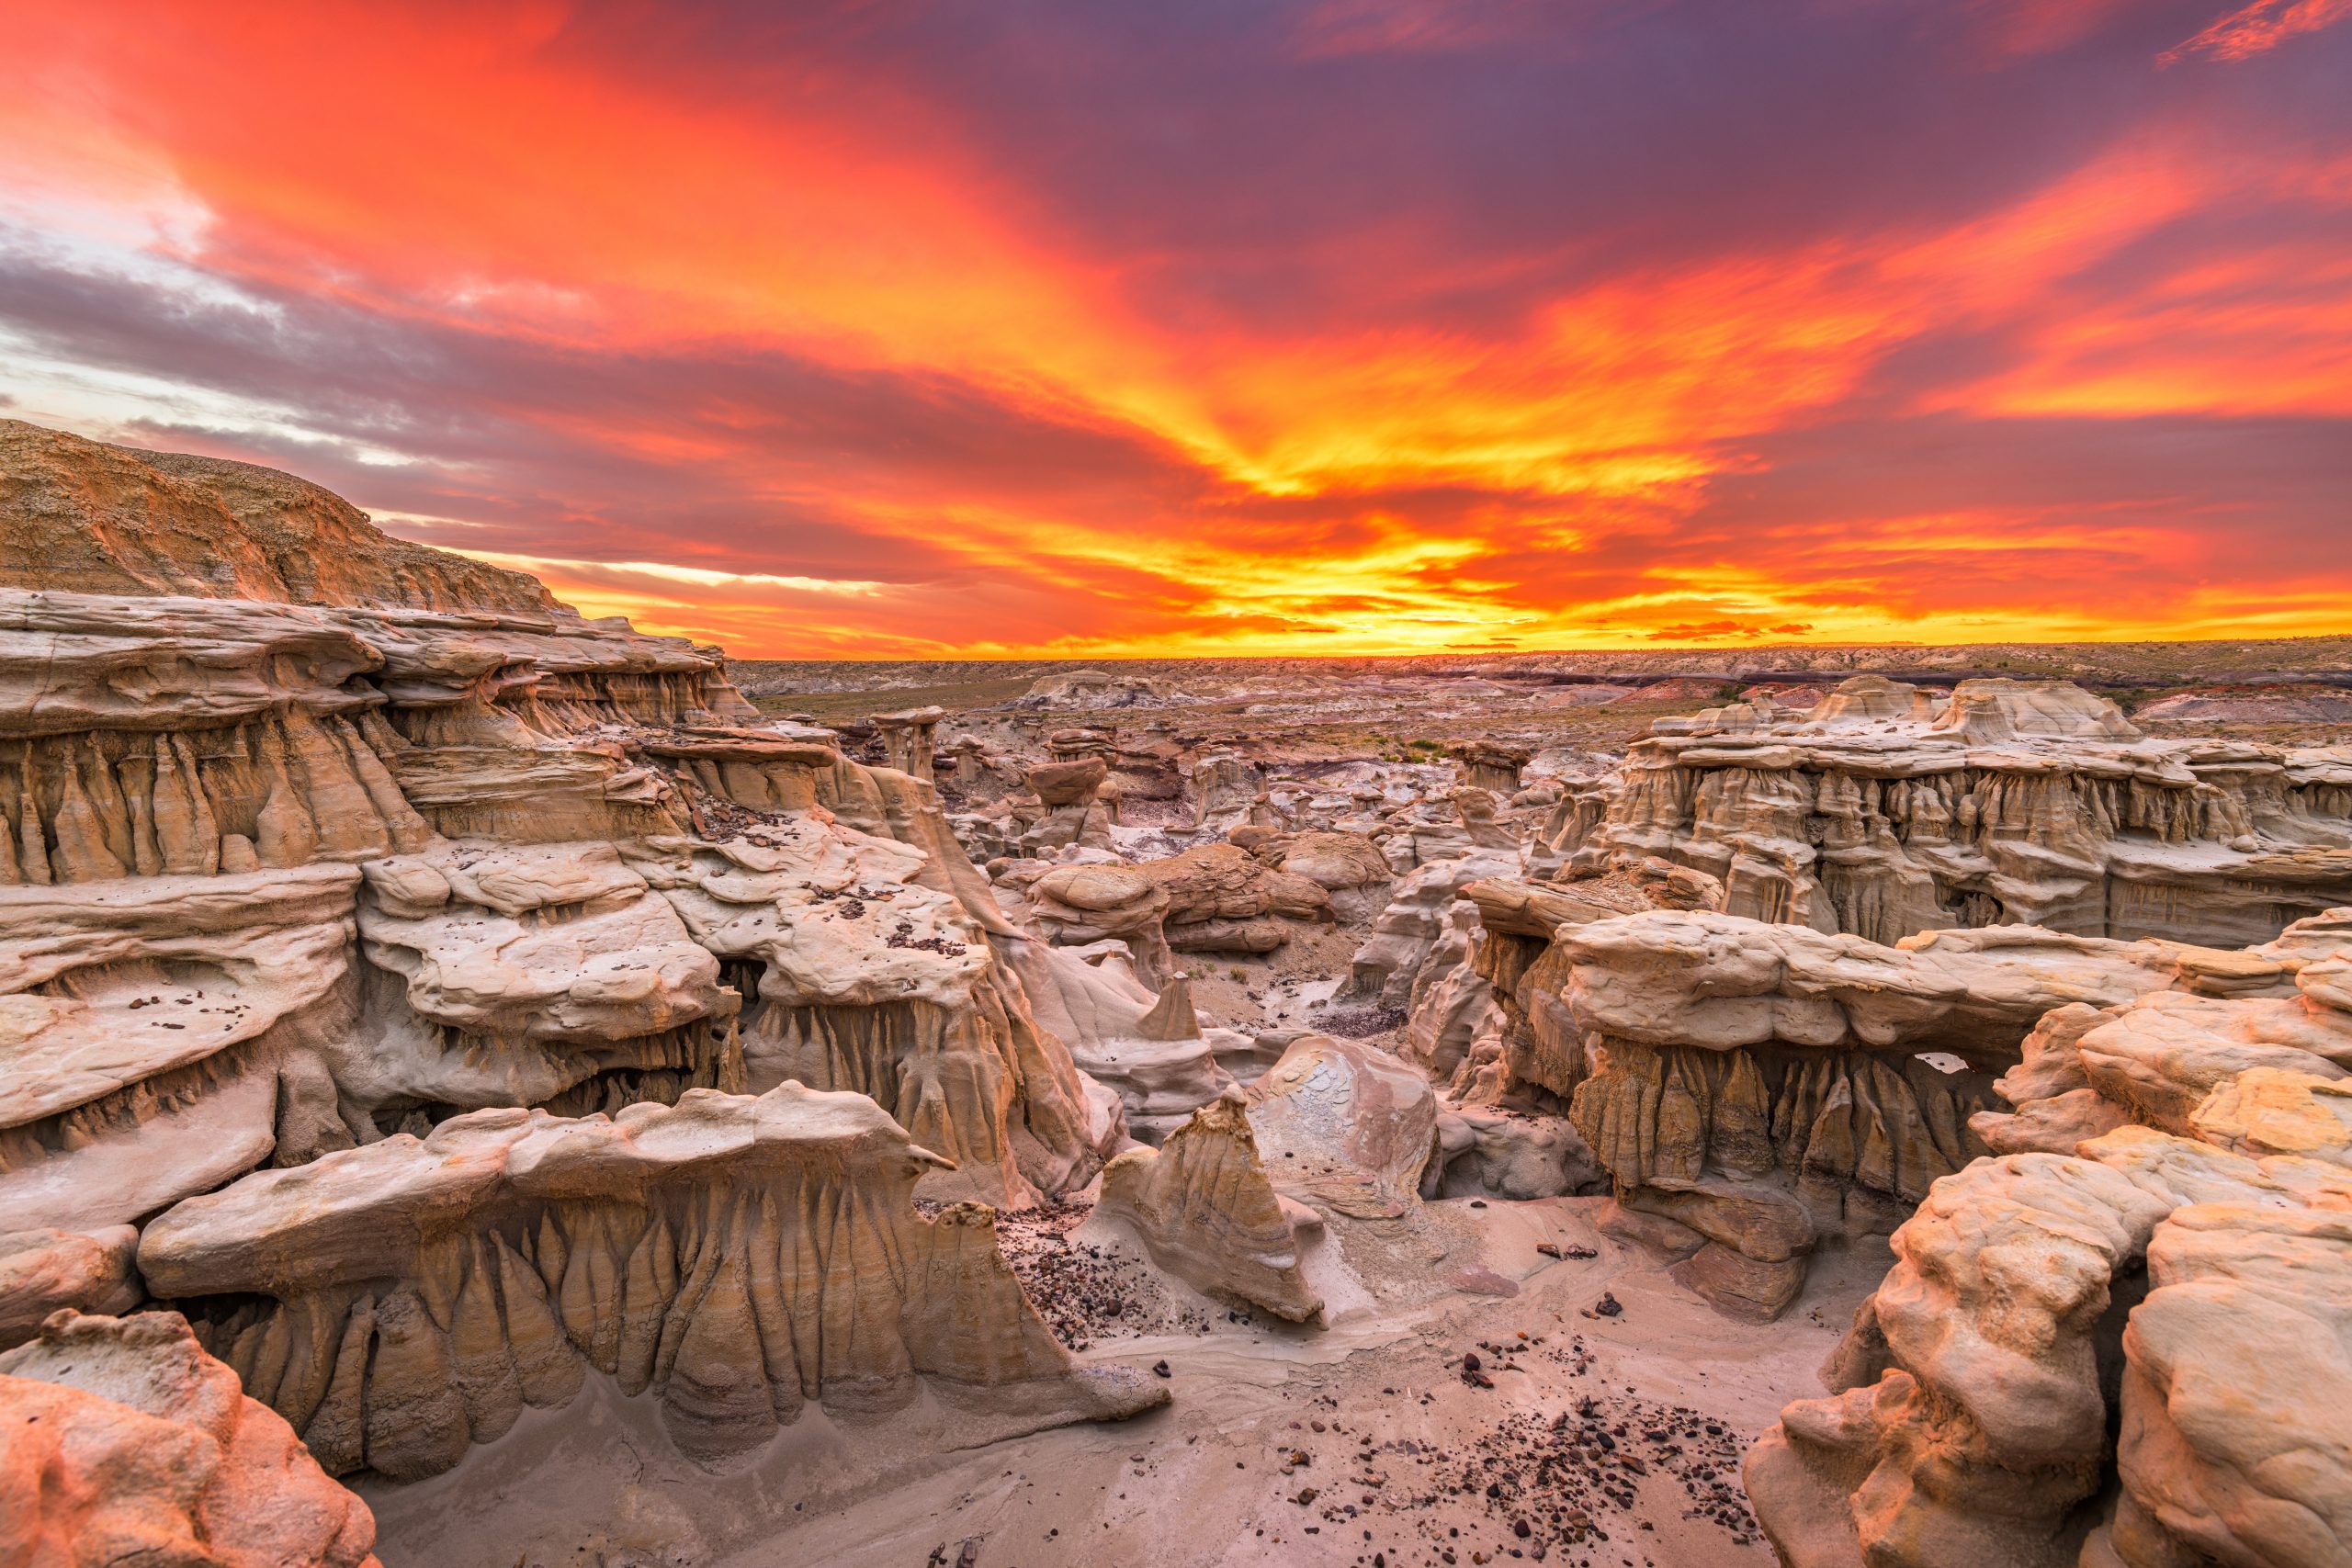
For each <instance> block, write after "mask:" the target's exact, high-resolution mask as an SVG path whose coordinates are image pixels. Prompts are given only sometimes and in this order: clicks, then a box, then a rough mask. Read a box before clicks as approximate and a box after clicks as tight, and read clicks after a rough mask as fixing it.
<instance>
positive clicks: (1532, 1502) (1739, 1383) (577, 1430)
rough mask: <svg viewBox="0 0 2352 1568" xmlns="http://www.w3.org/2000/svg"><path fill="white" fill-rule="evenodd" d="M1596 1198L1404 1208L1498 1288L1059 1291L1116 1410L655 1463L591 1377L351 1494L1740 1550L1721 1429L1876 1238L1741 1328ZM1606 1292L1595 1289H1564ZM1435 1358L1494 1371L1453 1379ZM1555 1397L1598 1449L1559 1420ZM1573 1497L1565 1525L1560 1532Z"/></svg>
mask: <svg viewBox="0 0 2352 1568" xmlns="http://www.w3.org/2000/svg"><path fill="white" fill-rule="evenodd" d="M1602 1201H1603V1200H1600V1199H1590V1198H1557V1199H1543V1200H1535V1201H1526V1202H1510V1201H1501V1200H1451V1201H1445V1202H1443V1203H1442V1204H1438V1205H1433V1207H1438V1208H1442V1209H1443V1210H1446V1211H1448V1212H1450V1213H1451V1215H1452V1217H1453V1218H1454V1219H1455V1220H1457V1221H1458V1222H1459V1223H1460V1224H1463V1225H1464V1226H1465V1227H1466V1228H1469V1229H1471V1230H1474V1231H1475V1232H1476V1234H1477V1235H1478V1237H1479V1240H1480V1249H1481V1251H1482V1252H1483V1254H1484V1256H1485V1257H1486V1258H1488V1259H1489V1260H1490V1262H1491V1265H1492V1267H1493V1269H1494V1270H1495V1272H1496V1273H1497V1274H1498V1275H1499V1276H1501V1278H1502V1280H1508V1281H1509V1282H1510V1286H1515V1287H1516V1293H1514V1294H1511V1295H1509V1296H1497V1295H1486V1294H1471V1293H1467V1292H1449V1293H1448V1294H1447V1295H1445V1296H1444V1297H1442V1298H1441V1299H1440V1300H1437V1301H1434V1302H1432V1303H1428V1304H1426V1305H1424V1306H1421V1307H1419V1308H1417V1309H1415V1310H1412V1311H1410V1312H1408V1313H1403V1314H1394V1315H1391V1314H1376V1315H1371V1316H1367V1317H1365V1318H1363V1319H1362V1320H1359V1321H1354V1322H1351V1323H1348V1324H1346V1325H1342V1326H1340V1327H1337V1328H1332V1329H1328V1330H1316V1329H1306V1328H1301V1327H1297V1326H1295V1325H1286V1324H1282V1323H1280V1322H1279V1321H1278V1320H1273V1319H1271V1318H1263V1317H1262V1316H1255V1317H1253V1316H1251V1315H1250V1314H1236V1313H1234V1312H1233V1311H1232V1310H1231V1309H1230V1308H1229V1307H1227V1306H1225V1305H1221V1304H1219V1303H1213V1302H1210V1301H1208V1300H1206V1299H1205V1298H1199V1297H1193V1298H1191V1299H1190V1301H1189V1302H1188V1303H1187V1307H1188V1310H1189V1311H1191V1313H1192V1314H1193V1317H1194V1321H1195V1322H1196V1324H1197V1325H1198V1326H1194V1327H1190V1328H1184V1327H1179V1328H1178V1329H1177V1330H1176V1331H1174V1332H1157V1331H1155V1332H1147V1333H1142V1334H1130V1333H1127V1332H1125V1331H1123V1330H1122V1329H1120V1328H1119V1327H1118V1326H1117V1320H1116V1319H1111V1320H1107V1322H1106V1320H1105V1319H1104V1318H1103V1315H1102V1314H1100V1312H1095V1313H1093V1314H1086V1313H1085V1312H1084V1311H1083V1309H1081V1311H1080V1313H1079V1314H1076V1315H1077V1316H1078V1317H1080V1319H1082V1320H1084V1321H1085V1322H1086V1323H1087V1324H1088V1325H1089V1328H1088V1329H1084V1330H1080V1333H1079V1334H1076V1335H1073V1336H1072V1337H1073V1338H1080V1337H1082V1338H1083V1340H1084V1342H1086V1343H1087V1344H1088V1347H1089V1348H1087V1349H1086V1350H1085V1351H1084V1352H1082V1354H1084V1355H1085V1356H1086V1357H1087V1358H1089V1359H1097V1360H1105V1359H1107V1360H1117V1361H1123V1362H1129V1363H1142V1364H1150V1363H1154V1362H1164V1363H1165V1364H1166V1366H1167V1368H1168V1370H1169V1373H1170V1380H1169V1381H1170V1389H1171V1390H1172V1392H1173V1393H1174V1395H1175V1398H1174V1402H1173V1403H1172V1404H1170V1405H1169V1406H1168V1407H1167V1408H1165V1409H1163V1410H1159V1411H1157V1412H1154V1413H1151V1414H1149V1415H1146V1416H1138V1417H1136V1419H1134V1420H1132V1421H1129V1422H1125V1423H1121V1424H1115V1425H1082V1426H1076V1427H1057V1428H1056V1429H1053V1430H1051V1431H1046V1432H1038V1433H1034V1434H1030V1435H1027V1436H1023V1437H1015V1438H1004V1439H1001V1440H999V1441H995V1442H989V1443H985V1444H981V1445H979V1446H977V1447H967V1448H961V1449H958V1450H954V1451H950V1452H946V1453H936V1454H928V1455H926V1456H925V1457H923V1458H922V1459H919V1460H909V1459H906V1458H904V1457H903V1455H904V1453H905V1451H906V1450H910V1449H914V1448H918V1447H922V1446H925V1445H924V1444H923V1442H922V1439H923V1438H932V1439H933V1440H936V1438H938V1437H939V1435H940V1433H941V1431H942V1430H943V1427H944V1425H945V1423H943V1422H942V1421H941V1419H940V1417H939V1415H938V1413H937V1412H933V1411H924V1410H916V1411H907V1412H899V1413H896V1414H893V1415H889V1416H878V1417H873V1418H869V1419H867V1420H865V1421H857V1420H854V1419H851V1418H843V1417H840V1416H833V1417H830V1418H820V1417H817V1416H810V1417H809V1418H806V1419H804V1421H803V1423H802V1424H801V1428H796V1429H795V1430H794V1431H793V1432H792V1433H791V1434H790V1435H789V1437H788V1438H787V1440H786V1447H785V1448H784V1449H783V1450H776V1451H771V1452H768V1453H766V1454H763V1457H762V1461H761V1462H760V1464H759V1465H758V1466H757V1467H756V1468H755V1469H752V1470H749V1471H745V1472H736V1473H732V1474H721V1475H713V1474H712V1473H710V1472H707V1471H706V1470H702V1469H698V1468H696V1467H694V1466H690V1465H686V1464H684V1463H681V1462H679V1461H676V1460H675V1459H674V1458H673V1459H670V1460H668V1461H664V1460H663V1459H662V1457H660V1456H661V1455H662V1453H663V1452H664V1450H666V1449H667V1447H668V1445H667V1444H666V1443H665V1442H664V1441H663V1440H662V1438H661V1437H660V1435H659V1434H658V1432H656V1431H654V1430H652V1429H651V1423H650V1413H649V1412H647V1411H644V1410H642V1409H637V1408H632V1404H631V1402H629V1401H627V1400H621V1399H616V1398H607V1399H604V1400H600V1401H598V1402H597V1403H596V1404H594V1406H593V1407H589V1408H582V1406H581V1405H578V1404H575V1405H574V1406H572V1407H571V1408H569V1409H567V1410H565V1411H563V1412H561V1413H560V1415H549V1416H539V1417H537V1418H535V1419H534V1420H533V1422H532V1424H531V1425H530V1426H528V1427H525V1428H522V1429H518V1430H517V1431H515V1432H514V1433H511V1434H509V1435H508V1436H507V1437H505V1438H502V1439H500V1440H499V1441H498V1442H497V1443H496V1444H493V1445H492V1447H491V1448H489V1449H488V1450H484V1451H482V1452H481V1453H479V1454H477V1455H476V1456H475V1457H474V1459H473V1460H472V1461H469V1465H468V1467H467V1468H466V1470H465V1471H464V1472H462V1473H459V1474H456V1475H452V1476H449V1477H446V1478H442V1479H439V1480H435V1481H428V1482H424V1483H419V1484H415V1485H409V1486H365V1487H362V1488H361V1493H362V1495H363V1496H365V1497H366V1498H367V1500H368V1503H369V1505H370V1506H372V1507H373V1508H374V1509H375V1510H376V1517H377V1520H378V1524H379V1529H381V1531H382V1542H381V1546H380V1553H381V1555H382V1556H383V1558H384V1561H385V1562H386V1564H387V1565H388V1568H412V1565H413V1568H424V1565H426V1564H437V1565H445V1568H566V1565H568V1564H582V1565H587V1568H650V1565H651V1564H656V1563H676V1564H681V1565H684V1564H695V1568H781V1565H784V1564H790V1563H804V1562H827V1563H832V1564H837V1565H839V1568H910V1565H911V1568H922V1565H924V1564H929V1563H945V1564H956V1563H959V1562H960V1563H964V1564H967V1568H975V1565H976V1568H1023V1565H1030V1568H1054V1565H1057V1564H1080V1563H1102V1562H1120V1563H1136V1564H1150V1565H1154V1568H1161V1565H1164V1568H1210V1565H1213V1564H1214V1565H1218V1568H1242V1565H1255V1564H1279V1563H1306V1562H1312V1563H1335V1564H1336V1563H1344V1564H1355V1563H1370V1562H1373V1561H1374V1558H1375V1557H1379V1558H1381V1559H1383V1560H1384V1561H1385V1562H1387V1563H1392V1564H1423V1563H1428V1564H1456V1563H1474V1562H1507V1561H1511V1560H1514V1559H1518V1560H1534V1561H1549V1562H1558V1563H1567V1564H1575V1565H1577V1568H1626V1565H1628V1564H1631V1565H1636V1568H1696V1565H1699V1564H1715V1563H1722V1564H1726V1565H1729V1564H1741V1563H1751V1564H1756V1565H1758V1568H1769V1565H1770V1563H1771V1562H1773V1561H1774V1559H1773V1555H1772V1551H1771V1549H1770V1546H1769V1545H1767V1544H1766V1543H1765V1542H1764V1540H1762V1538H1761V1536H1760V1534H1759V1532H1758V1529H1756V1526H1755V1522H1754V1519H1753V1516H1752V1515H1751V1514H1750V1513H1749V1511H1748V1509H1747V1502H1746V1498H1745V1495H1744V1493H1743V1492H1742V1491H1741V1488H1740V1483H1739V1474H1738V1467H1739V1456H1740V1454H1741V1453H1742V1452H1743V1451H1744V1450H1745V1449H1746V1448H1747V1444H1748V1443H1749V1442H1750V1441H1752V1440H1753V1439H1754V1438H1755V1437H1756V1435H1757V1434H1758V1433H1759V1432H1760V1431H1762V1430H1763V1429H1764V1428H1765V1427H1769V1426H1770V1425H1771V1423H1772V1422H1773V1421H1774V1420H1775V1419H1777V1418H1778V1416H1779V1413H1780V1407H1781V1404H1783V1403H1784V1402H1785V1401H1786V1399H1787V1397H1788V1395H1789V1393H1790V1391H1791V1390H1792V1389H1805V1388H1810V1387H1811V1386H1813V1382H1814V1376H1815V1370H1816V1369H1817V1367H1818V1366H1819V1365H1820V1363H1821V1361H1822V1359H1824V1357H1826V1355H1827V1354H1828V1353H1829V1351H1830V1350H1831V1349H1832V1348H1834V1347H1835V1345H1836V1344H1837V1342H1838V1337H1839V1336H1840V1335H1841V1334H1842V1333H1843V1332H1844V1331H1845V1328H1846V1326H1847V1325H1848V1323H1849V1320H1850V1319H1851V1318H1852V1316H1853V1312H1854V1308H1855V1306H1856V1305H1857V1304H1858V1303H1860V1301H1861V1300H1862V1299H1863V1298H1864V1297H1865V1296H1867V1295H1868V1294H1869V1292H1870V1291H1871V1288H1872V1286H1874V1285H1875V1284H1876V1283H1877V1281H1878V1279H1879V1277H1880V1276H1881V1275H1882V1274H1883V1273H1884V1271H1885V1268H1886V1261H1887V1255H1886V1251H1885V1248H1884V1247H1883V1245H1874V1244H1871V1243H1861V1244H1858V1245H1856V1246H1854V1247H1849V1248H1847V1249H1844V1250H1843V1251H1841V1252H1840V1253H1839V1254H1838V1255H1837V1256H1836V1257H1834V1258H1822V1259H1820V1260H1819V1261H1817V1262H1816V1264H1815V1269H1814V1270H1813V1273H1812V1276H1811V1278H1810V1280H1809V1281H1808V1283H1807V1286H1806V1290H1805V1293H1804V1296H1803V1298H1802V1299H1801V1300H1800V1301H1799V1302H1798V1303H1797V1304H1796V1305H1795V1306H1794V1307H1792V1309H1791V1310H1790V1311H1789V1313H1788V1314H1786V1315H1785V1316H1784V1317H1783V1318H1782V1319H1781V1321H1780V1322H1778V1323H1773V1324H1769V1325H1752V1324H1743V1323H1739V1322H1736V1321H1735V1320H1733V1319H1730V1318H1727V1317H1725V1316H1724V1315H1722V1314H1718V1313H1716V1312H1714V1311H1713V1309H1711V1308H1709V1307H1708V1306H1706V1305H1705V1304H1704V1303H1701V1302H1699V1301H1698V1300H1696V1299H1695V1298H1693V1297H1692V1296H1691V1293H1690V1292H1688V1291H1687V1290H1685V1289H1683V1288H1682V1287H1681V1286H1679V1285H1678V1284H1676V1283H1675V1282H1674V1281H1673V1280H1669V1279H1668V1278H1667V1276H1666V1273H1665V1271H1664V1269H1662V1268H1661V1267H1659V1266H1658V1265H1657V1263H1656V1262H1654V1261H1652V1260H1650V1259H1649V1258H1647V1257H1646V1256H1645V1254H1644V1253H1643V1252H1642V1250H1641V1249H1639V1248H1637V1247H1627V1246H1624V1245H1623V1244H1621V1243H1618V1242H1615V1241H1612V1240H1611V1239H1610V1238H1608V1237H1607V1236H1605V1235H1601V1234H1600V1232H1599V1231H1598V1230H1597V1229H1595V1228H1594V1225H1593V1213H1594V1211H1595V1210H1596V1209H1597V1208H1598V1207H1599V1206H1600V1203H1601V1202H1602ZM1539 1243H1549V1244H1552V1245H1555V1246H1558V1247H1561V1248H1562V1250H1563V1251H1567V1250H1570V1249H1574V1248H1577V1247H1585V1248H1589V1249H1591V1250H1592V1251H1593V1253H1594V1254H1595V1256H1594V1257H1593V1258H1565V1259H1556V1260H1555V1259H1554V1258H1548V1257H1545V1256H1543V1255H1540V1254H1538V1253H1537V1252H1536V1251H1535V1247H1536V1246H1537V1245H1538V1244H1539ZM1080 1250H1083V1249H1082V1248H1080ZM1498 1288H1508V1287H1500V1286H1499V1285H1498ZM1038 1293H1039V1296H1040V1300H1041V1305H1046V1306H1048V1315H1049V1317H1050V1316H1051V1312H1050V1303H1049V1302H1048V1301H1047V1300H1046V1292H1038ZM1604 1297H1608V1298H1611V1299H1613V1300H1614V1301H1615V1302H1616V1303H1618V1305H1619V1306H1620V1307H1621V1309H1622V1310H1621V1311H1620V1312H1619V1313H1617V1314H1613V1315H1602V1314H1598V1313H1596V1312H1594V1310H1593V1309H1594V1308H1595V1307H1596V1306H1597V1305H1599V1304H1600V1303H1601V1301H1602V1300H1603V1298H1604ZM1465 1356H1468V1357H1476V1358H1478V1359H1479V1360H1480V1363H1481V1366H1482V1370H1485V1371H1487V1372H1488V1373H1489V1374H1490V1375H1489V1379H1488V1381H1489V1382H1491V1383H1492V1384H1493V1387H1491V1388H1485V1387H1480V1386H1478V1385H1477V1384H1476V1383H1474V1382H1470V1381H1468V1380H1467V1379H1465V1378H1464V1371H1463V1363H1464V1357H1465ZM1587 1402H1590V1406H1591V1411H1592V1414H1591V1416H1588V1415H1586V1414H1585V1413H1584V1412H1585V1411H1586V1408H1587ZM1594 1417H1597V1423H1596V1420H1595V1419H1594ZM1564 1420H1565V1424H1566V1427H1568V1428H1569V1429H1571V1430H1578V1429H1583V1428H1586V1427H1591V1426H1594V1425H1596V1424H1597V1425H1598V1426H1599V1427H1600V1429H1602V1430H1606V1431H1608V1432H1610V1433H1611V1434H1612V1436H1613V1438H1614V1441H1615V1443H1616V1448H1615V1449H1614V1450H1613V1451H1610V1452H1606V1453H1596V1452H1593V1451H1591V1450H1579V1449H1576V1448H1573V1447H1570V1446H1569V1445H1567V1444H1566V1443H1565V1442H1564V1441H1563V1439H1562V1433H1561V1431H1560V1430H1559V1429H1558V1428H1559V1427H1560V1426H1561V1424H1562V1423H1563V1421H1564ZM803 1428H805V1429H803ZM894 1455H896V1456H898V1457H893V1456H894ZM1302 1455H1303V1456H1305V1457H1304V1462H1300V1461H1299V1456H1302ZM1619 1456H1626V1457H1629V1458H1630V1459H1631V1460H1632V1461H1633V1464H1632V1465H1630V1466H1629V1465H1626V1464H1625V1463H1623V1460H1621V1459H1620V1457H1619ZM1547 1461H1548V1462H1547ZM551 1474H552V1475H560V1476H561V1477H562V1478H563V1479H562V1481H561V1483H560V1484H557V1485H553V1486H550V1485H549V1483H548V1477H549V1476H550V1475H551ZM1490 1486H1491V1487H1494V1488H1496V1489H1497V1490H1498V1495H1494V1496H1489V1495H1487V1488H1488V1487H1490ZM1302 1497H1306V1501H1305V1502H1301V1501H1300V1499H1301V1498H1302ZM787 1499H788V1501H787ZM1575 1516H1581V1517H1584V1518H1586V1519H1589V1521H1590V1527H1589V1529H1586V1530H1583V1531H1578V1530H1577V1529H1575V1527H1573V1526H1572V1525H1569V1526H1566V1527H1565V1528H1564V1521H1566V1520H1568V1519H1570V1518H1571V1517H1575ZM1521 1519H1526V1520H1529V1521H1530V1522H1531V1536H1530V1537H1528V1538H1522V1537H1521V1536H1519V1535H1517V1534H1515V1533H1514V1528H1513V1527H1514V1526H1515V1524H1516V1523H1517V1522H1518V1521H1520V1520H1521ZM1579 1534H1580V1535H1581V1539H1580V1540H1574V1541H1573V1543H1572V1544H1563V1541H1564V1540H1568V1538H1570V1537H1572V1536H1577V1535H1579Z"/></svg>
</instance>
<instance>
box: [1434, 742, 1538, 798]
mask: <svg viewBox="0 0 2352 1568" xmlns="http://www.w3.org/2000/svg"><path fill="white" fill-rule="evenodd" d="M1449 750H1451V751H1452V752H1453V756H1454V757H1455V759H1456V760H1458V761H1460V762H1461V763H1462V769H1463V773H1464V775H1465V782H1467V783H1469V784H1473V785H1476V787H1477V788H1479V789H1483V790H1487V791H1489V792H1491V793H1493V794H1495V795H1503V796H1506V797H1508V796H1509V795H1511V794H1513V793H1514V792H1515V791H1517V790H1518V788H1519V775H1520V772H1521V770H1522V769H1524V768H1525V767H1526V766H1527V764H1528V762H1529V761H1532V759H1533V757H1534V755H1535V754H1534V753H1533V752H1532V751H1530V750H1526V749H1525V748H1524V747H1518V746H1503V745H1498V744H1497V743H1496V742H1494V741H1491V740H1469V741H1462V742H1458V743H1456V744H1455V745H1453V746H1452V747H1450V748H1449Z"/></svg>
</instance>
